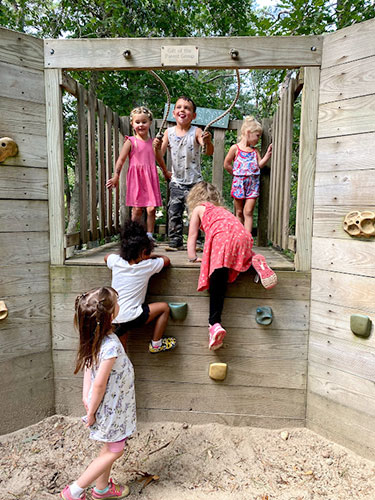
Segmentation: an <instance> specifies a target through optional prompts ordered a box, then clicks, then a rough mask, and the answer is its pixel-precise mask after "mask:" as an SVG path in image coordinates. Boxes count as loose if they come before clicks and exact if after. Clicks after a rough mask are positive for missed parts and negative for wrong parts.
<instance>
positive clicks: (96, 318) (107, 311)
mask: <svg viewBox="0 0 375 500" xmlns="http://www.w3.org/2000/svg"><path fill="white" fill-rule="evenodd" d="M118 311H119V306H118V303H117V292H116V291H115V290H114V289H113V288H111V287H102V288H98V289H95V290H91V291H89V292H87V293H84V294H83V295H80V296H78V297H77V298H76V303H75V317H74V324H75V326H76V328H77V329H78V332H79V349H78V354H77V362H76V368H75V371H74V373H75V374H76V373H78V372H79V371H80V370H81V369H83V370H84V382H83V403H84V405H85V408H86V412H87V414H86V416H85V417H83V420H84V421H85V422H86V426H87V427H89V428H90V438H91V439H94V440H96V441H101V442H102V443H103V446H102V449H101V451H100V454H99V456H98V457H97V458H95V459H94V460H93V462H91V464H90V465H89V466H88V467H87V469H86V470H85V472H84V473H83V474H82V475H81V476H80V477H79V478H78V479H77V481H75V482H74V483H72V484H71V485H68V486H66V487H65V488H64V490H63V491H62V492H61V493H60V496H61V498H63V499H64V500H76V499H81V500H82V499H83V500H86V493H85V490H86V488H87V487H88V486H89V485H90V484H91V483H93V482H94V481H95V488H93V489H92V491H91V497H92V498H93V499H101V498H106V499H116V498H124V497H126V496H127V495H128V494H129V488H128V486H119V485H117V484H115V483H113V481H112V479H110V478H109V475H110V471H111V467H112V465H113V463H114V462H115V460H117V459H119V458H120V457H121V456H122V454H123V453H124V447H125V442H126V439H127V438H128V437H129V436H131V435H132V434H133V433H134V432H135V430H136V407H135V393H134V370H133V365H132V364H131V362H130V360H129V358H128V357H127V355H126V353H125V351H124V348H123V346H122V344H121V342H120V341H119V339H118V338H117V336H116V335H115V334H113V333H112V326H111V325H112V320H113V319H114V318H115V317H116V316H117V314H118Z"/></svg>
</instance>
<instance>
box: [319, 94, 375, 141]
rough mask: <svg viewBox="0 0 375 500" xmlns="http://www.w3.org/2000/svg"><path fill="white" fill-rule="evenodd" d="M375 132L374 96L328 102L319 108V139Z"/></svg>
mask: <svg viewBox="0 0 375 500" xmlns="http://www.w3.org/2000/svg"><path fill="white" fill-rule="evenodd" d="M374 131H375V100H374V97H373V96H372V95H369V96H361V97H354V98H353V99H347V100H343V101H335V102H328V103H325V104H321V105H320V106H319V123H318V137H319V138H321V137H336V136H341V135H349V134H350V135H351V134H362V133H366V132H374Z"/></svg>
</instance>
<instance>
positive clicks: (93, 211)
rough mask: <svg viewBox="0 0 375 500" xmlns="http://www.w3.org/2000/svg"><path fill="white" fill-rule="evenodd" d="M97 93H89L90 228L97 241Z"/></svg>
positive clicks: (93, 238)
mask: <svg viewBox="0 0 375 500" xmlns="http://www.w3.org/2000/svg"><path fill="white" fill-rule="evenodd" d="M95 101H96V98H95V95H94V94H93V93H92V92H90V93H89V94H88V115H87V122H88V148H89V189H90V196H89V207H90V229H91V239H92V240H93V241H96V240H97V239H98V221H97V218H98V217H97V207H96V204H97V203H96V195H97V189H96V148H95V145H96V140H95V132H96V130H95V122H96V121H95Z"/></svg>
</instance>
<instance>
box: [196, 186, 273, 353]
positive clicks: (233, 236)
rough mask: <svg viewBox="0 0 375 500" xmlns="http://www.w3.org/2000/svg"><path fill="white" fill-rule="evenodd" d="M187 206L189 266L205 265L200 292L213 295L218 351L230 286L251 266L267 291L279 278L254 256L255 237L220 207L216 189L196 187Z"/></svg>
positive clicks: (212, 335)
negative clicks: (199, 247)
mask: <svg viewBox="0 0 375 500" xmlns="http://www.w3.org/2000/svg"><path fill="white" fill-rule="evenodd" d="M187 204H188V207H189V213H190V224H189V236H188V245H187V250H188V258H189V261H190V262H202V264H201V270H200V275H199V281H198V291H202V290H207V289H208V290H209V292H210V312H209V319H208V323H209V325H208V334H209V349H212V350H215V349H219V347H221V346H222V345H223V339H224V337H225V335H226V331H225V329H224V328H223V327H222V325H221V313H222V311H223V306H224V297H225V293H226V289H227V284H228V283H232V282H233V281H235V279H236V278H237V276H238V275H239V274H240V273H241V272H244V271H247V270H248V269H249V268H250V266H251V265H253V267H254V268H255V270H256V271H257V273H258V274H259V277H260V279H261V282H262V285H263V286H264V287H265V288H268V289H269V288H272V287H274V286H275V285H276V283H277V277H276V274H275V273H274V272H273V271H272V269H270V268H269V267H268V265H267V264H266V261H265V259H264V257H263V256H262V255H260V254H258V255H255V254H254V253H253V251H252V248H253V237H252V236H251V234H250V233H249V232H248V231H246V230H245V228H244V226H243V225H242V224H241V222H240V221H239V220H238V219H237V218H236V217H235V216H234V215H233V214H231V213H230V212H229V210H227V209H226V208H224V207H223V206H221V205H222V201H221V196H220V193H219V191H218V190H217V189H216V188H215V186H213V185H212V184H209V183H208V182H200V183H199V184H196V185H195V186H194V187H193V188H192V189H191V191H190V193H189V195H188V198H187ZM199 229H202V230H203V231H204V233H205V243H204V248H203V257H202V259H200V258H198V257H197V254H196V241H197V237H198V231H199Z"/></svg>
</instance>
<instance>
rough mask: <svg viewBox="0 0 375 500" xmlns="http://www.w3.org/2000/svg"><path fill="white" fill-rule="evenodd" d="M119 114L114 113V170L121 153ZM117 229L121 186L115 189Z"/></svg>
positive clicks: (118, 228) (116, 226)
mask: <svg viewBox="0 0 375 500" xmlns="http://www.w3.org/2000/svg"><path fill="white" fill-rule="evenodd" d="M119 139H120V138H119V116H118V114H117V113H113V171H115V165H116V161H117V158H118V155H119ZM115 231H116V233H118V232H119V231H120V187H119V186H117V188H116V191H115Z"/></svg>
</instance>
